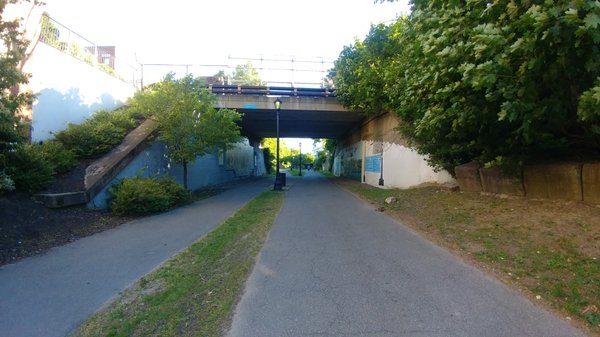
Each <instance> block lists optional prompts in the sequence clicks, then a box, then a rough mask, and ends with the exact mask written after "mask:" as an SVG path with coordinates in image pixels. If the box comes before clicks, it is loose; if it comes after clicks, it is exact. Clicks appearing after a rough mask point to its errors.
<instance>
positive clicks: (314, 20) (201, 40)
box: [45, 0, 410, 152]
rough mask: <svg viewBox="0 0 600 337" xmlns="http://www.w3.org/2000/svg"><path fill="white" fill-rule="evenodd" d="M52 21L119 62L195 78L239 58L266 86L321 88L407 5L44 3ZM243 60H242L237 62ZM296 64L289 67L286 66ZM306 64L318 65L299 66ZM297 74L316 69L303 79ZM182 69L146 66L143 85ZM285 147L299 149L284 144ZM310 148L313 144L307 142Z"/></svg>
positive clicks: (228, 0)
mask: <svg viewBox="0 0 600 337" xmlns="http://www.w3.org/2000/svg"><path fill="white" fill-rule="evenodd" d="M45 2H46V6H45V10H46V11H47V12H48V13H49V15H50V17H52V18H53V19H55V20H56V21H58V22H60V23H61V24H63V25H65V26H67V27H68V28H69V29H71V30H73V31H75V32H77V33H78V34H79V35H82V36H83V37H85V38H86V39H88V40H89V41H91V42H93V43H95V44H96V45H100V46H102V45H111V46H113V45H114V46H116V56H117V59H119V60H121V61H122V62H126V63H128V64H130V65H131V66H132V67H135V68H138V69H139V64H140V63H144V64H190V65H192V66H191V67H188V68H187V70H188V71H189V72H192V73H194V75H196V76H207V75H212V74H214V73H216V72H217V71H218V70H220V69H222V68H223V67H200V66H198V65H228V66H229V67H234V66H235V64H240V63H242V64H243V63H246V60H243V59H244V58H257V59H260V58H262V59H281V60H287V61H286V62H267V61H262V62H261V61H256V60H255V61H252V63H253V65H254V66H255V67H257V68H285V69H290V68H292V67H293V68H294V69H296V70H295V71H293V72H292V71H269V70H265V69H263V70H260V71H259V72H260V75H261V77H262V79H263V80H266V81H268V82H273V81H280V82H311V83H312V82H319V81H320V79H321V78H322V76H323V73H322V72H320V71H321V70H322V71H326V70H327V69H328V68H331V67H332V64H331V62H333V61H334V60H335V59H336V58H337V57H338V55H339V53H340V52H341V51H342V48H343V47H344V46H345V45H350V44H352V43H354V41H355V39H356V38H358V39H363V38H364V37H365V36H366V34H367V33H368V31H369V27H370V26H371V24H377V23H381V22H387V23H390V22H391V21H393V20H394V19H395V18H396V17H397V16H398V15H400V14H403V13H408V12H409V9H410V7H409V5H408V0H398V1H396V2H387V1H386V2H385V3H382V4H379V3H377V4H375V3H374V2H373V0H302V1H299V0H296V1H291V0H254V1H248V0H220V1H219V0H214V1H205V0H168V1H156V0H103V1H98V0H94V1H90V0H46V1H45ZM237 58H240V59H241V60H238V59H237ZM292 58H293V59H294V60H296V61H295V62H294V63H292V62H291V61H289V60H291V59H292ZM302 60H308V61H312V62H315V61H316V62H315V63H302V62H299V61H302ZM298 69H311V70H316V71H312V72H302V71H298ZM231 70H232V69H230V70H229V71H231ZM168 71H176V72H177V73H178V74H180V73H181V74H183V73H184V72H185V68H184V67H166V66H145V67H144V83H149V82H152V81H156V80H159V79H160V78H161V77H162V76H163V75H164V74H165V73H167V72H168ZM286 143H287V144H288V146H290V147H293V148H297V147H298V146H297V142H295V141H292V140H291V139H288V140H287V141H286ZM309 143H310V145H311V146H307V150H305V149H304V146H303V152H308V150H309V149H310V148H312V140H304V141H303V145H304V144H306V145H308V144H309Z"/></svg>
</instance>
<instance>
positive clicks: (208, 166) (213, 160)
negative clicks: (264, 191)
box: [88, 140, 265, 208]
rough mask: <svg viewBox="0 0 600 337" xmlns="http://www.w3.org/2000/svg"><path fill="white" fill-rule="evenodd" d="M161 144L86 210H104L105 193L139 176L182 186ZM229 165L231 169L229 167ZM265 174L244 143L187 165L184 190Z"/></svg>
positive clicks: (127, 169)
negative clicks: (166, 178)
mask: <svg viewBox="0 0 600 337" xmlns="http://www.w3.org/2000/svg"><path fill="white" fill-rule="evenodd" d="M165 153H166V149H165V146H164V144H163V143H160V142H155V143H154V144H152V146H150V147H149V148H147V149H145V150H144V151H142V152H141V153H140V154H139V155H138V156H137V157H136V158H135V159H134V160H133V161H131V162H130V163H129V165H127V167H125V168H124V169H123V170H122V171H121V172H120V173H119V174H118V175H117V176H116V177H115V178H114V179H113V181H112V182H111V183H109V184H108V185H107V186H106V187H105V188H104V189H103V190H102V191H101V192H100V193H98V194H97V195H96V197H94V199H92V200H91V201H90V202H89V203H88V207H89V208H106V207H108V198H109V193H108V190H109V189H110V187H111V186H112V185H113V184H115V183H117V182H119V181H120V180H122V179H124V178H127V177H133V176H136V175H137V174H140V175H141V176H142V177H157V176H169V177H173V178H174V179H175V180H176V181H177V182H178V183H180V184H183V166H181V165H179V164H176V163H174V162H173V161H171V160H169V159H168V158H167V157H166V155H165ZM230 163H232V164H233V165H234V166H229V164H230ZM264 172H265V167H264V160H263V158H262V153H261V151H259V150H258V149H257V148H255V147H253V146H250V145H249V143H248V141H247V140H246V141H245V142H243V143H239V144H237V145H236V147H235V148H234V149H232V150H229V151H228V152H226V153H225V154H222V153H221V154H217V153H214V154H207V155H204V156H201V157H198V158H197V159H196V160H195V161H194V162H191V163H189V164H188V188H189V189H190V190H196V189H200V188H202V187H207V186H211V185H219V184H224V183H227V182H229V181H232V180H234V179H236V178H237V177H243V176H255V175H262V174H264Z"/></svg>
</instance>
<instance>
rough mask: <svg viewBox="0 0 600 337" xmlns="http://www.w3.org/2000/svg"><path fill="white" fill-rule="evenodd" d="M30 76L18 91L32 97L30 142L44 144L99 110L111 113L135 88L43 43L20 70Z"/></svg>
mask: <svg viewBox="0 0 600 337" xmlns="http://www.w3.org/2000/svg"><path fill="white" fill-rule="evenodd" d="M23 70H24V71H25V72H27V73H31V75H32V76H31V78H30V80H29V84H28V85H27V86H25V87H23V88H22V90H26V91H30V92H33V93H35V94H37V96H36V100H35V101H34V103H33V106H32V111H31V112H30V113H31V116H30V118H31V119H32V125H31V127H32V130H31V140H32V141H33V142H37V141H44V140H47V139H50V138H52V137H53V136H52V133H56V132H58V131H61V130H63V129H65V128H66V127H67V125H68V124H69V123H74V124H79V123H81V122H83V121H84V120H85V119H87V118H88V117H90V116H91V115H92V114H93V113H95V112H96V111H98V110H101V109H107V110H114V109H116V108H118V107H119V106H121V105H123V103H124V102H125V101H126V100H127V98H129V97H132V96H133V94H134V93H135V90H136V89H135V87H133V86H132V85H130V84H127V83H125V82H123V81H121V80H119V79H117V78H115V77H113V76H111V75H109V74H107V73H105V72H104V71H102V70H100V69H98V68H96V67H93V66H91V65H89V64H87V63H85V62H82V61H80V60H78V59H75V58H73V57H72V56H70V55H67V54H65V53H63V52H61V51H59V50H57V49H55V48H53V47H50V46H48V45H46V44H44V43H38V44H37V46H36V48H35V51H34V52H33V54H32V56H31V58H30V59H29V60H28V61H27V63H26V64H25V67H24V69H23Z"/></svg>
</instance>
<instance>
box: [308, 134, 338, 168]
mask: <svg viewBox="0 0 600 337" xmlns="http://www.w3.org/2000/svg"><path fill="white" fill-rule="evenodd" d="M321 144H322V148H323V149H322V150H320V151H317V157H316V158H315V159H314V165H315V167H317V169H322V168H323V164H325V163H327V162H328V161H327V160H328V159H329V167H327V168H325V170H327V171H329V172H331V170H332V169H333V156H334V155H335V149H336V146H337V141H336V140H335V139H329V138H326V139H314V140H313V146H314V147H319V146H321Z"/></svg>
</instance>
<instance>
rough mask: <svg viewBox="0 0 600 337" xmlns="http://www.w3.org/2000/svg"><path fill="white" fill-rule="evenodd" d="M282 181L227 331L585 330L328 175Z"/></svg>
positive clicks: (298, 334) (237, 336)
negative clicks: (278, 207) (283, 192)
mask: <svg viewBox="0 0 600 337" xmlns="http://www.w3.org/2000/svg"><path fill="white" fill-rule="evenodd" d="M288 186H289V191H288V192H287V193H288V194H287V198H286V201H285V204H284V206H283V209H282V211H281V213H280V214H279V216H278V218H277V220H276V222H275V224H274V227H273V229H272V231H271V233H270V235H269V238H268V240H267V242H266V244H265V246H264V248H263V249H262V251H261V254H260V256H259V259H258V261H257V264H256V265H255V267H254V269H253V271H252V274H251V276H250V278H249V280H248V282H247V284H246V289H245V293H244V295H243V297H242V299H241V301H240V303H239V304H238V306H237V309H236V313H235V315H234V318H233V323H232V327H231V330H230V331H229V333H228V336H230V337H243V336H249V337H268V336H276V337H284V336H290V337H292V336H293V337H302V336H411V337H418V336H461V337H468V336H473V337H481V336H520V337H524V336H536V337H538V336H545V337H552V336H556V337H558V336H564V337H576V336H583V334H582V333H581V332H579V331H577V330H576V329H574V328H573V327H571V326H570V325H568V323H566V322H564V321H563V320H561V319H559V318H557V317H556V316H554V315H553V314H551V313H549V312H547V311H545V310H544V309H542V308H540V307H539V306H538V305H535V304H534V303H532V302H530V301H528V300H527V299H525V298H523V297H522V296H520V295H519V294H518V293H516V292H515V291H513V290H511V289H509V288H508V287H506V286H504V285H503V284H501V283H500V282H499V281H497V280H496V279H494V278H492V277H490V276H488V275H486V274H484V273H483V272H481V271H479V270H477V269H475V268H473V267H471V266H469V265H466V264H465V263H463V262H462V261H461V260H460V259H459V258H457V257H455V256H453V255H451V254H449V253H448V252H447V251H445V250H443V249H441V248H439V247H437V246H435V245H433V244H432V243H430V242H428V241H426V240H424V239H423V238H421V237H420V236H419V235H417V234H415V233H414V232H412V231H411V230H409V229H408V228H407V227H405V226H403V225H402V224H400V223H398V222H396V221H394V220H392V219H391V218H389V217H387V216H386V215H385V214H382V213H380V212H377V211H376V210H375V209H374V208H373V207H372V206H370V205H368V204H366V203H364V202H362V201H360V200H358V199H357V198H356V197H354V196H353V195H351V194H349V193H347V192H345V191H344V190H342V189H341V188H339V187H337V186H335V185H334V184H332V183H330V182H328V181H327V180H325V179H323V178H320V177H318V176H317V175H315V174H313V173H311V172H308V175H307V176H305V177H302V178H290V177H288Z"/></svg>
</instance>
